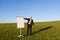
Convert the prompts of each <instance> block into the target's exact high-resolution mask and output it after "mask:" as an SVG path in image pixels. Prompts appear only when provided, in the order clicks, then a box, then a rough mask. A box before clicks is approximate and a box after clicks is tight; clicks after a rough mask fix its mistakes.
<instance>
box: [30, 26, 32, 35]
mask: <svg viewBox="0 0 60 40" xmlns="http://www.w3.org/2000/svg"><path fill="white" fill-rule="evenodd" d="M30 35H32V25H30Z"/></svg>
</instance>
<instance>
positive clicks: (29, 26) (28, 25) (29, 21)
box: [24, 17, 34, 35]
mask: <svg viewBox="0 0 60 40" xmlns="http://www.w3.org/2000/svg"><path fill="white" fill-rule="evenodd" d="M24 19H25V20H28V22H27V35H28V33H30V35H31V34H32V26H34V23H33V19H32V17H30V18H24Z"/></svg>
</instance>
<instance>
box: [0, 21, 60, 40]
mask: <svg viewBox="0 0 60 40" xmlns="http://www.w3.org/2000/svg"><path fill="white" fill-rule="evenodd" d="M26 26H27V25H26V24H25V28H23V29H22V34H23V35H26V31H27V27H26ZM19 30H20V29H17V25H16V23H3V24H2V23H0V40H60V21H54V22H35V23H34V26H33V29H32V31H33V33H32V35H28V36H25V37H22V38H19V37H17V36H18V35H19V33H20V31H19Z"/></svg>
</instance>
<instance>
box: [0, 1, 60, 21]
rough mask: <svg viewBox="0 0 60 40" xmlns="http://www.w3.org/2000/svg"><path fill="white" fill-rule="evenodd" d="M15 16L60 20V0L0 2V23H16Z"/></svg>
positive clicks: (39, 19)
mask: <svg viewBox="0 0 60 40" xmlns="http://www.w3.org/2000/svg"><path fill="white" fill-rule="evenodd" d="M16 16H24V17H26V18H28V17H29V16H32V17H33V20H34V21H49V20H60V0H0V22H16Z"/></svg>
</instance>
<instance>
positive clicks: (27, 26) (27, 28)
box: [27, 25, 29, 35]
mask: <svg viewBox="0 0 60 40" xmlns="http://www.w3.org/2000/svg"><path fill="white" fill-rule="evenodd" d="M28 32H29V25H28V26H27V35H28Z"/></svg>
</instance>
